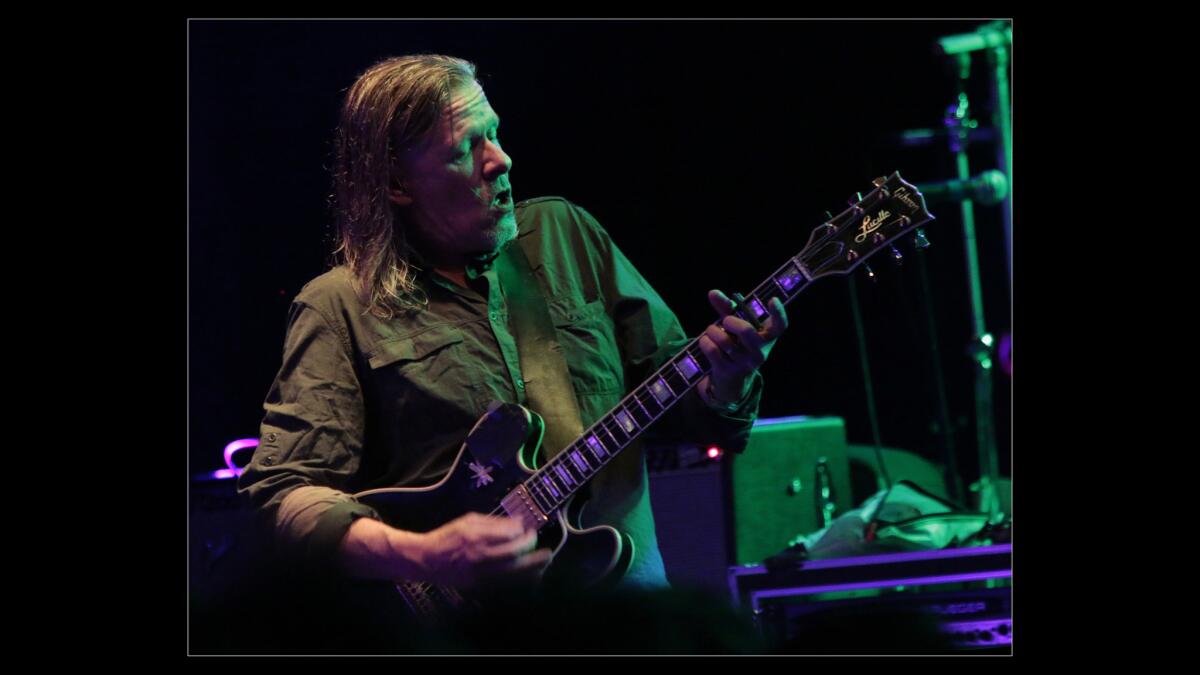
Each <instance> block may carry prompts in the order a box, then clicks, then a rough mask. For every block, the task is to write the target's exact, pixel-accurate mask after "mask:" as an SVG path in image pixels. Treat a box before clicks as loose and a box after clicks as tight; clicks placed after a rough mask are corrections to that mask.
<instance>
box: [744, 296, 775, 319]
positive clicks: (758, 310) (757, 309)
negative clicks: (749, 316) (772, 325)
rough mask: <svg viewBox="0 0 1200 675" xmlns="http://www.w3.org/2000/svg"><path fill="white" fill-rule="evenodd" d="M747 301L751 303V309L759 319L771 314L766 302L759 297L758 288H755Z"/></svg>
mask: <svg viewBox="0 0 1200 675" xmlns="http://www.w3.org/2000/svg"><path fill="white" fill-rule="evenodd" d="M746 302H747V303H748V304H749V305H750V309H751V310H752V311H753V312H754V317H755V318H756V319H758V320H759V321H762V320H763V319H765V318H767V317H768V316H770V314H768V313H767V307H766V303H765V302H763V301H762V300H761V299H760V298H759V295H758V291H757V290H755V291H754V292H753V293H751V294H750V296H749V297H748V298H746Z"/></svg>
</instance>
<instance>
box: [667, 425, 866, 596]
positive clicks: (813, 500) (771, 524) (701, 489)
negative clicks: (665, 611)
mask: <svg viewBox="0 0 1200 675" xmlns="http://www.w3.org/2000/svg"><path fill="white" fill-rule="evenodd" d="M846 448H847V445H846V432H845V424H844V423H843V421H842V419H841V418H839V417H782V418H767V419H761V420H758V421H757V422H756V423H755V424H754V427H753V428H752V429H751V430H750V441H749V443H748V444H747V447H746V451H745V452H744V453H743V454H741V455H732V454H720V455H719V456H717V457H711V456H709V454H708V453H709V449H708V448H701V447H699V446H695V445H688V444H680V445H667V444H659V445H648V446H647V448H646V453H647V463H648V465H649V471H650V502H651V504H652V506H653V509H654V521H655V529H656V531H657V533H658V546H659V550H660V551H661V552H662V555H663V564H664V565H665V567H666V570H667V578H668V579H670V581H671V583H672V584H675V585H680V586H699V587H703V588H707V589H711V590H713V591H717V592H720V593H724V592H725V589H726V584H727V578H726V574H727V571H728V569H729V566H730V565H735V564H742V563H751V562H754V563H757V562H760V561H762V560H764V559H766V558H767V557H769V556H772V555H775V554H776V553H779V552H780V551H782V550H783V549H785V548H787V545H788V541H789V540H791V539H792V538H793V537H795V536H796V535H798V534H808V533H810V532H813V531H816V530H819V529H821V527H823V526H824V525H823V518H824V517H826V515H828V516H829V517H832V516H835V515H837V514H838V513H841V512H842V511H843V510H846V509H849V508H853V495H852V494H851V487H850V463H849V458H848V453H847V450H846ZM822 486H825V487H826V490H824V491H823V490H822ZM823 492H824V493H825V494H824V495H823ZM830 507H832V508H830Z"/></svg>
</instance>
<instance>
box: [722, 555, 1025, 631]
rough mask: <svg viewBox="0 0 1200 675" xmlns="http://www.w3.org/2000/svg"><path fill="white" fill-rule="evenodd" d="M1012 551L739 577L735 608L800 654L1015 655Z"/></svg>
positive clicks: (847, 561)
mask: <svg viewBox="0 0 1200 675" xmlns="http://www.w3.org/2000/svg"><path fill="white" fill-rule="evenodd" d="M1011 577H1012V545H1011V544H997V545H992V546H978V547H968V548H955V549H942V550H933V551H915V552H907V553H888V554H880V555H871V556H857V557H852V558H835V559H829V560H807V561H799V562H797V563H795V564H793V565H790V566H780V567H777V568H775V569H769V568H767V567H765V566H763V565H744V566H741V567H732V568H730V570H729V591H730V592H731V593H732V595H733V599H734V602H735V603H737V604H739V605H740V606H741V607H743V608H745V609H746V610H748V611H749V612H750V613H751V614H752V615H753V617H754V621H755V623H756V624H757V625H758V627H759V629H760V631H761V632H762V634H763V637H765V638H766V639H767V640H768V641H770V642H771V643H772V644H773V645H775V646H776V648H777V649H780V650H781V651H794V652H797V653H842V654H860V653H894V654H900V653H906V654H907V653H948V652H962V651H969V652H988V653H1010V652H1011V646H1012V588H1011V583H1010V580H1011Z"/></svg>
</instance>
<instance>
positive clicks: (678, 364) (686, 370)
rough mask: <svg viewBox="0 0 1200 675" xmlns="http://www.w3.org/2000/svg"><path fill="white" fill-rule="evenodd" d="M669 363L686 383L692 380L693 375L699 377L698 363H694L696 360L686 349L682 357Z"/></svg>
mask: <svg viewBox="0 0 1200 675" xmlns="http://www.w3.org/2000/svg"><path fill="white" fill-rule="evenodd" d="M671 365H672V366H673V367H674V368H675V370H676V371H678V372H679V374H680V376H682V377H683V379H684V381H686V382H688V383H691V382H692V378H693V377H696V378H698V377H700V364H698V363H696V360H695V359H693V358H692V356H691V354H688V353H687V352H686V351H685V352H684V354H683V358H682V359H679V360H678V361H675V362H672V364H671Z"/></svg>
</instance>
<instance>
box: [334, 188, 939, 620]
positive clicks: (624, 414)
mask: <svg viewBox="0 0 1200 675" xmlns="http://www.w3.org/2000/svg"><path fill="white" fill-rule="evenodd" d="M874 186H875V187H874V189H873V190H872V191H871V192H869V193H868V194H867V195H866V196H865V197H860V198H859V199H858V200H857V202H856V203H854V204H853V205H852V206H850V208H848V209H846V210H845V211H843V212H842V213H840V214H838V215H837V216H835V217H833V218H831V219H830V220H829V221H828V222H826V223H823V224H822V225H821V226H819V227H817V228H816V229H815V230H814V231H813V233H812V235H811V236H810V237H809V240H808V244H807V245H806V246H805V247H804V250H803V251H801V252H800V253H799V254H798V255H796V256H794V257H792V258H789V259H788V260H787V262H785V263H784V264H783V266H782V267H780V268H779V269H778V270H776V271H775V272H774V273H773V274H772V275H771V276H769V277H767V280H766V281H764V282H763V283H762V284H760V285H759V286H758V287H757V288H755V289H754V291H753V292H751V293H749V294H747V295H746V296H745V299H744V301H743V302H741V303H740V304H739V306H738V307H737V308H736V310H735V311H736V312H738V313H739V315H740V316H741V317H742V318H744V319H747V320H748V321H751V323H754V321H752V320H751V319H750V316H751V314H752V315H753V317H754V318H756V319H758V320H763V319H765V318H766V317H767V309H766V304H767V301H768V300H769V299H770V298H771V297H778V298H779V299H780V300H782V301H783V302H784V303H787V302H789V301H790V300H792V299H793V298H795V297H796V296H797V295H799V293H800V292H801V291H802V290H804V288H806V287H807V286H808V284H810V283H812V282H813V281H816V280H817V279H819V278H821V277H825V276H830V275H834V274H841V275H845V274H849V273H850V272H851V271H853V270H854V269H855V268H856V267H858V265H860V264H862V263H863V261H865V260H866V259H867V258H869V257H870V256H871V255H873V254H875V253H876V252H878V251H879V250H880V249H882V248H884V247H885V246H888V245H889V244H890V243H891V242H892V241H894V240H895V239H897V238H898V237H901V236H903V235H905V234H907V233H909V232H910V231H912V230H914V229H916V228H917V227H919V226H920V225H922V224H924V223H925V222H928V221H930V220H932V219H933V216H932V215H930V213H929V212H928V211H927V210H926V208H925V201H924V199H923V198H922V196H921V194H920V193H919V192H917V190H916V188H914V187H913V186H912V185H910V184H908V183H906V182H905V181H904V180H903V179H902V178H901V177H900V174H899V173H894V174H892V176H891V177H889V178H878V179H876V180H875V181H874ZM708 371H709V364H708V361H707V359H706V358H705V356H704V354H703V353H702V352H701V351H700V346H699V343H698V342H697V340H692V341H691V342H690V343H688V345H687V346H686V347H684V348H683V350H681V351H680V352H679V353H678V354H676V355H675V356H674V357H672V358H671V359H670V360H669V361H667V363H665V364H664V365H663V366H662V367H661V368H659V369H658V371H657V372H655V373H654V374H653V375H652V376H651V377H650V378H649V379H648V380H646V381H645V382H643V383H642V384H641V385H639V386H638V387H637V388H636V389H634V390H633V391H632V392H631V393H630V394H629V395H628V396H626V397H625V398H624V399H623V400H622V401H621V403H620V404H618V405H617V406H616V407H615V408H613V409H612V410H610V411H609V412H608V413H606V414H605V415H604V416H602V417H601V418H600V419H599V420H597V421H596V423H595V424H593V425H592V426H591V427H590V428H588V429H587V430H586V431H585V432H584V434H583V435H582V436H580V437H579V438H578V439H576V440H575V441H574V442H572V443H571V444H569V445H567V447H565V448H564V449H563V450H562V451H561V452H559V453H557V454H556V455H555V456H554V457H553V458H551V459H547V458H545V457H543V456H542V453H541V452H540V451H541V448H540V444H541V439H542V431H543V425H542V420H541V417H539V416H538V415H537V413H535V412H533V411H531V410H529V409H527V408H524V407H522V406H520V405H516V404H501V403H495V404H493V405H492V406H491V408H490V409H489V410H488V411H487V413H486V414H484V416H483V417H481V418H480V419H479V421H478V422H477V423H476V424H475V426H474V428H472V430H471V432H470V433H469V434H468V436H467V439H466V441H465V442H464V443H463V445H462V448H461V449H460V450H459V453H458V456H457V457H456V458H455V460H454V464H453V466H452V468H451V469H450V470H449V472H448V473H447V474H446V475H445V476H444V477H443V478H442V479H441V480H440V481H438V483H437V484H435V485H431V486H428V487H421V488H385V489H378V490H368V491H366V492H361V493H359V494H357V495H355V497H356V498H357V499H358V500H360V501H361V502H363V503H366V504H368V505H370V506H372V507H373V508H375V509H376V510H377V511H379V512H380V514H381V515H382V516H383V518H384V520H385V521H386V522H387V523H388V524H390V525H392V526H394V527H398V528H400V529H404V530H410V531H417V532H426V531H430V530H433V529H436V528H438V527H440V526H442V525H444V524H446V523H448V522H450V521H451V520H454V519H455V518H457V517H459V516H461V515H464V514H466V513H469V512H479V513H491V514H493V515H508V516H511V517H514V518H519V519H521V520H523V521H524V522H526V523H527V524H528V525H531V526H533V527H536V528H537V529H538V546H539V547H548V548H550V549H551V550H553V552H554V555H553V559H552V561H551V563H550V565H549V567H548V568H547V570H546V573H545V576H544V580H545V582H546V583H549V584H555V585H557V584H575V585H580V586H591V585H596V584H604V583H610V582H613V581H615V580H618V579H620V578H621V577H622V576H623V575H624V574H625V572H626V571H627V570H628V569H629V566H630V564H631V563H632V561H633V555H634V551H633V541H632V540H631V539H630V538H629V536H628V535H626V534H624V533H622V532H619V531H618V530H617V529H615V528H613V527H609V526H607V525H600V526H596V527H590V528H586V529H585V528H582V527H580V526H579V522H578V518H577V515H578V514H579V511H580V507H581V506H582V504H581V503H577V502H579V501H580V500H577V499H574V497H575V496H576V494H577V493H578V492H579V490H580V488H582V487H583V486H584V485H585V484H587V482H588V481H589V480H590V479H591V478H592V477H593V476H595V475H596V473H597V472H598V471H600V470H601V469H602V468H603V467H604V466H605V465H606V464H607V463H608V462H609V461H610V460H611V459H612V458H613V457H614V456H616V454H617V453H619V452H621V450H623V449H624V448H626V447H628V446H629V445H630V444H631V443H632V442H633V440H634V439H636V438H637V437H638V436H639V435H640V434H641V433H642V432H643V431H645V430H646V429H647V428H648V427H649V426H650V425H651V424H653V423H654V421H655V420H657V419H658V418H659V417H661V416H662V415H663V413H664V412H666V410H667V409H668V408H670V407H671V406H672V405H674V404H675V402H677V401H678V400H679V399H680V398H681V397H682V396H683V395H684V394H685V393H687V391H688V390H689V389H691V388H692V387H693V386H694V385H695V384H696V383H697V382H699V381H700V380H701V379H702V378H703V377H704V376H705V375H706V374H707V373H708ZM397 589H398V590H399V591H400V593H401V595H402V596H403V597H404V599H405V600H406V601H407V602H408V604H409V606H410V607H411V608H412V609H413V610H414V611H415V612H417V613H418V614H422V615H428V614H436V613H437V612H438V611H439V610H441V609H444V608H445V607H446V606H447V605H449V606H456V605H458V604H460V603H462V602H463V596H462V595H461V594H460V593H459V592H458V591H456V590H455V589H452V588H446V587H441V586H436V585H432V584H427V583H415V582H399V583H397Z"/></svg>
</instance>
